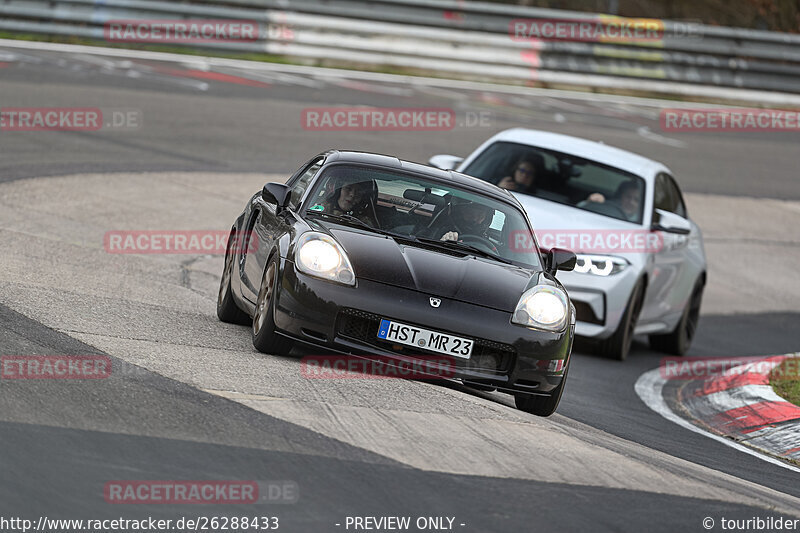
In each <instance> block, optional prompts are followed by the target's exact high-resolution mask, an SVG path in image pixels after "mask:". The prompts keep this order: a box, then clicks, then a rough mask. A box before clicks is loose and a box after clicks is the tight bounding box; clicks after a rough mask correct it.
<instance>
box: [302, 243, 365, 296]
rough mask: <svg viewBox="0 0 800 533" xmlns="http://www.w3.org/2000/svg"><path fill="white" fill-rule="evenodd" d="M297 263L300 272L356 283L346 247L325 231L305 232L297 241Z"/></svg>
mask: <svg viewBox="0 0 800 533" xmlns="http://www.w3.org/2000/svg"><path fill="white" fill-rule="evenodd" d="M294 258H295V265H296V266H297V269H298V270H299V271H300V272H303V273H304V274H308V275H309V276H314V277H316V278H321V279H325V280H328V281H334V282H336V283H343V284H344V285H355V284H356V275H355V273H354V272H353V267H352V265H351V264H350V259H348V257H347V254H346V253H345V251H344V249H343V248H342V247H341V246H340V245H339V243H338V242H336V241H335V240H334V239H333V238H331V237H329V236H328V235H325V234H323V233H316V232H312V231H310V232H308V233H304V234H303V235H302V236H301V237H300V239H299V240H298V241H297V249H296V251H295V254H294Z"/></svg>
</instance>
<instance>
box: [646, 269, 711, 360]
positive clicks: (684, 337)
mask: <svg viewBox="0 0 800 533" xmlns="http://www.w3.org/2000/svg"><path fill="white" fill-rule="evenodd" d="M704 287H705V284H704V283H703V279H702V278H700V279H698V280H697V282H695V284H694V289H692V295H691V296H690V297H689V301H688V302H686V307H685V308H684V310H683V315H681V319H680V321H679V322H678V325H677V326H675V329H674V330H673V331H672V332H671V333H667V334H665V335H650V347H651V348H652V349H654V350H658V351H659V352H664V353H668V354H672V355H685V354H686V352H688V351H689V347H691V345H692V340H693V339H694V334H695V332H696V331H697V323H698V321H699V320H700V304H701V303H702V301H703V288H704Z"/></svg>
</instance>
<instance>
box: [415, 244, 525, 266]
mask: <svg viewBox="0 0 800 533" xmlns="http://www.w3.org/2000/svg"><path fill="white" fill-rule="evenodd" d="M415 240H416V241H419V242H424V243H425V244H436V245H439V246H442V247H444V248H450V249H453V250H464V251H466V252H470V253H472V254H473V255H479V256H481V257H488V258H489V259H494V260H495V261H500V262H501V263H505V264H507V265H513V264H514V263H513V261H511V260H510V259H506V258H505V257H500V256H499V255H497V254H493V253H492V252H489V251H488V250H484V249H482V248H478V247H477V246H472V245H471V244H466V243H463V242H456V241H440V240H437V239H429V238H427V237H416V238H415Z"/></svg>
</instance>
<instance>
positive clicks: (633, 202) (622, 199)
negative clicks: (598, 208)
mask: <svg viewBox="0 0 800 533" xmlns="http://www.w3.org/2000/svg"><path fill="white" fill-rule="evenodd" d="M588 202H595V203H599V204H602V203H605V202H606V197H605V196H604V195H603V194H602V193H599V192H595V193H592V194H590V195H589V197H588V198H587V199H586V200H584V201H582V202H580V203H579V204H578V205H577V207H585V206H586V205H587V204H588ZM608 202H609V204H611V205H614V206H615V207H617V208H618V209H619V210H620V211H622V213H623V214H624V215H625V218H626V219H627V220H629V221H631V222H638V220H639V206H640V205H641V193H640V191H639V186H638V185H637V184H636V182H634V181H624V182H622V183H621V184H620V185H619V187H617V190H616V191H615V192H614V195H613V196H612V197H611V198H609V199H608Z"/></svg>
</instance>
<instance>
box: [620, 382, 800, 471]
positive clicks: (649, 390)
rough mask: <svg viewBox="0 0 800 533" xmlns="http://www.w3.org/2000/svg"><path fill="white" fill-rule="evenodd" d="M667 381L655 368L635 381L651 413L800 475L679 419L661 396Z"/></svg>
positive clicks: (638, 392)
mask: <svg viewBox="0 0 800 533" xmlns="http://www.w3.org/2000/svg"><path fill="white" fill-rule="evenodd" d="M666 382H667V380H666V379H665V378H664V377H662V376H661V370H660V369H658V368H655V369H653V370H650V371H648V372H645V373H644V374H642V375H641V376H639V379H637V380H636V385H635V389H636V394H638V395H639V398H641V400H642V401H643V402H644V403H645V405H647V407H649V408H650V409H652V410H653V411H655V412H656V413H658V414H660V415H661V416H663V417H664V418H666V419H667V420H669V421H670V422H674V423H676V424H678V425H679V426H681V427H684V428H686V429H688V430H689V431H694V432H695V433H699V434H701V435H704V436H706V437H708V438H710V439H714V440H715V441H717V442H721V443H722V444H724V445H725V446H728V447H730V448H733V449H735V450H739V451H740V452H744V453H746V454H748V455H752V456H753V457H758V458H759V459H761V460H762V461H766V462H768V463H772V464H774V465H778V466H781V467H783V468H787V469H789V470H791V471H793V472H798V473H800V468H798V467H796V466H793V465H791V464H789V463H786V462H784V461H781V460H780V459H776V458H774V457H770V456H768V455H764V454H762V453H759V452H757V451H755V450H753V449H751V448H749V447H747V446H744V445H742V444H739V443H737V442H734V441H732V440H729V439H726V438H725V437H722V436H720V435H715V434H714V433H710V432H708V431H704V430H702V429H700V428H699V427H697V426H695V425H694V424H692V423H691V422H689V421H688V420H684V419H683V418H681V417H679V416H678V415H676V414H675V413H673V412H672V409H670V408H669V406H668V405H667V402H665V401H664V397H663V395H662V391H663V390H664V384H665V383H666Z"/></svg>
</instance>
